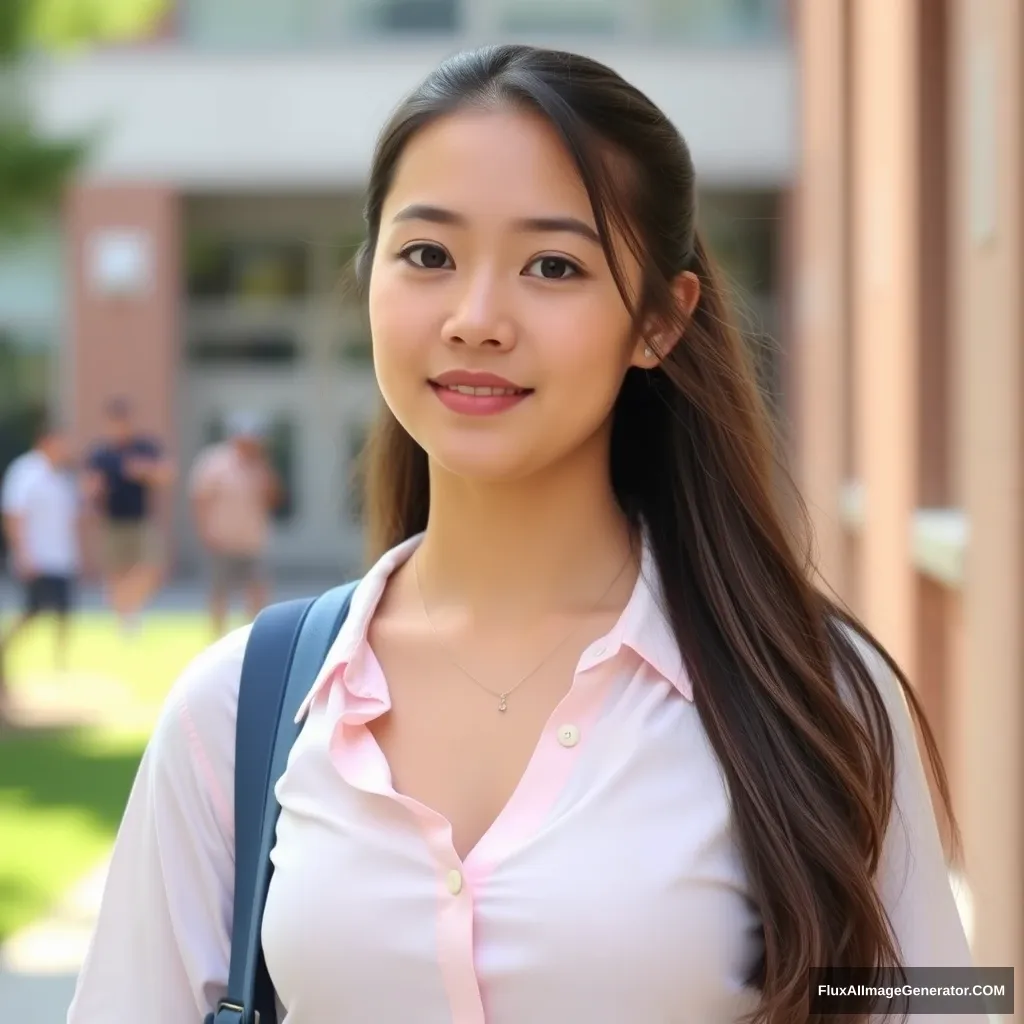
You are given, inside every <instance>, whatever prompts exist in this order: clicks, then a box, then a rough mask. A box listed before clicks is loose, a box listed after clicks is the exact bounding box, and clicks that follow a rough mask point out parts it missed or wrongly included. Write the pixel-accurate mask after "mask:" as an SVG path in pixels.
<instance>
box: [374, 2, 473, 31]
mask: <svg viewBox="0 0 1024 1024" xmlns="http://www.w3.org/2000/svg"><path fill="white" fill-rule="evenodd" d="M367 14H368V16H367V22H368V23H369V25H370V26H371V27H372V28H374V29H376V30H377V31H378V32H388V33H392V32H394V33H401V32H425V33H434V32H441V33H451V32H454V31H455V30H456V29H457V28H458V25H459V8H458V4H457V2H456V0H375V2H373V3H370V4H368V5H367Z"/></svg>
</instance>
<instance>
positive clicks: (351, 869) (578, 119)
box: [70, 46, 982, 1024]
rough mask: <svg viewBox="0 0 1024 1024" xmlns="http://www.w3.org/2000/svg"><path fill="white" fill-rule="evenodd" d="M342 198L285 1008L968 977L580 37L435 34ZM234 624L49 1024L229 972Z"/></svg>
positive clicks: (730, 1005)
mask: <svg viewBox="0 0 1024 1024" xmlns="http://www.w3.org/2000/svg"><path fill="white" fill-rule="evenodd" d="M366 219H367V227H368V238H367V241H366V244H365V247H364V249H363V251H362V252H361V254H360V257H359V269H360V271H361V272H362V274H363V276H364V278H365V281H366V283H367V286H368V292H369V311H370V320H371V327H372V333H373V351H374V361H375V366H376V372H377V379H378V381H379V384H380V389H381V392H382V394H383V396H384V399H385V403H386V408H384V409H383V411H382V415H381V418H380V421H379V423H378V425H377V430H376V434H375V436H374V437H373V439H372V442H371V445H370V449H369V462H368V502H367V505H368V512H367V525H368V529H369V531H370V535H371V539H372V544H373V549H374V553H375V561H374V562H373V567H372V568H371V569H370V570H369V572H368V574H367V575H366V576H365V578H364V579H363V581H362V582H361V584H360V586H359V589H358V591H357V593H356V597H355V600H354V603H353V606H352V611H351V614H350V617H349V619H348V621H347V622H346V624H345V626H344V627H343V629H342V631H341V633H340V635H339V636H338V639H337V641H336V643H335V644H334V646H333V648H332V650H331V652H330V654H329V656H328V658H327V660H326V662H325V664H324V665H323V668H322V670H321V672H320V674H319V677H318V679H317V681H316V683H315V685H313V687H312V688H311V690H310V692H309V695H308V697H307V699H306V702H305V704H304V706H303V709H302V712H301V715H302V716H304V720H305V725H304V729H303V732H302V733H301V735H300V737H299V740H298V742H297V745H296V747H295V748H294V750H293V751H292V757H291V760H290V762H289V767H288V770H287V772H286V773H285V776H284V778H283V779H282V781H281V784H280V786H279V788H278V793H279V797H280V802H281V805H282V813H281V819H280V823H279V827H278V833H277V847H276V851H275V854H274V862H275V874H274V877H273V881H272V884H271V890H270V894H269V899H268V904H267V912H266V918H265V921H264V929H263V945H264V950H265V954H266V959H267V963H268V966H269V969H270V973H271V975H272V977H273V980H274V984H275V988H276V990H277V993H278V996H279V999H280V1003H281V1005H282V1007H283V1008H285V1009H286V1012H287V1016H286V1017H285V1018H284V1019H285V1020H286V1021H287V1024H325V1022H327V1021H339V1022H340V1021H346V1022H347V1021H351V1022H353V1024H355V1022H358V1024H412V1022H415V1024H483V1022H487V1024H566V1022H572V1024H576V1022H584V1021H585V1022H587V1024H658V1022H662V1024H718V1022H728V1024H732V1022H736V1021H740V1020H741V1019H756V1020H760V1021H771V1022H776V1024H790V1022H796V1021H808V1020H813V1021H829V1020H833V1021H839V1020H843V1021H852V1020H854V1019H856V1018H854V1017H850V1016H844V1017H840V1016H838V1015H837V1014H835V1013H832V1012H829V1011H827V1010H824V1011H822V1012H817V1011H816V1012H810V1011H809V1008H808V972H809V970H810V969H812V968H815V967H821V966H829V967H841V966H854V967H867V966H871V965H882V966H885V965H907V966H912V967H913V966H951V965H961V964H967V963H969V958H968V949H967V943H966V941H965V937H964V933H963V930H962V928H961V924H960V920H959V917H958V914H957V910H956V907H955V904H954V900H953V896H952V894H951V890H950V885H949V882H948V879H947V867H946V862H945V859H944V856H943V849H942V846H941V844H940V838H939V832H938V828H937V825H936V820H935V817H934V815H933V811H932V806H931V803H930V799H929V791H928V787H927V784H926V779H925V773H924V770H923V766H922V761H921V758H920V757H919V754H918V752H917V747H916V742H915V735H914V719H915V718H916V719H917V720H918V722H919V724H920V726H921V729H922V732H923V735H924V737H925V740H926V744H927V748H928V752H929V755H930V757H931V758H932V760H933V762H935V768H936V771H937V777H938V778H939V779H940V780H943V775H942V771H941V766H940V765H939V764H938V762H937V758H936V756H935V748H934V744H933V741H932V738H931V735H930V733H929V731H928V729H927V726H926V725H925V723H924V722H923V720H922V717H921V714H920V710H919V707H918V704H917V701H916V699H915V697H914V694H913V692H912V691H911V690H910V688H909V687H908V685H907V683H906V681H905V680H904V678H903V676H902V675H901V674H900V672H899V670H898V669H897V668H896V666H895V665H893V663H892V661H891V659H890V658H889V657H888V656H887V655H886V654H885V653H884V652H883V651H882V650H881V648H880V647H879V645H878V644H877V643H876V642H875V641H874V640H873V639H872V638H871V637H870V636H869V635H868V633H867V631H866V630H864V629H863V628H861V627H860V626H858V625H856V624H855V623H854V622H853V621H852V619H851V618H850V616H849V615H848V614H847V613H845V612H844V611H842V610H841V609H839V608H838V607H837V606H836V605H834V604H833V603H832V602H830V601H829V600H828V599H827V598H826V597H824V596H822V594H821V593H820V592H819V591H818V590H816V589H815V587H814V586H813V585H812V582H811V580H810V578H809V572H808V569H807V563H806V560H805V558H804V557H803V554H802V553H801V552H799V551H798V550H797V549H796V547H795V546H794V545H793V544H792V543H791V541H790V539H789V534H788V531H787V530H786V529H785V527H784V522H783V518H782V514H781V513H780V511H779V509H778V506H777V503H776V500H775V498H774V497H773V489H774V486H775V480H776V473H775V470H774V467H773V446H772V441H771V436H770V430H769V429H768V421H767V418H766V415H765V412H764V409H763V407H762V404H761V401H760V399H759V396H758V391H757V388H756V386H755V382H754V379H753V376H752V374H751V371H750V368H749V365H748V362H749V361H748V357H747V353H746V352H745V347H744V343H743V341H742V340H741V338H740V336H739V335H738V334H737V333H736V331H735V330H734V329H733V328H732V327H731V326H730V324H729V313H728V310H727V308H726V304H725V301H724V299H723V296H722V293H721V290H720V286H719V284H718V282H717V279H716V277H715V274H714V273H713V271H712V268H711V265H710V261H709V258H708V255H707V253H706V251H705V249H704V247H703V245H702V243H701V240H700V237H699V235H698V234H697V231H696V226H695V222H696V218H695V188H694V170H693V167H692V164H691V161H690V157H689V154H688V152H687V149H686V146H685V144H684V142H683V140H682V139H681V138H680V136H679V133H678V132H677V131H676V129H675V128H674V127H673V126H672V125H671V124H670V123H669V122H668V121H667V120H666V118H665V117H664V115H663V114H662V113H661V112H660V111H659V110H658V109H657V108H656V107H655V106H654V105H653V104H652V103H651V102H650V101H649V100H648V99H647V98H646V97H645V96H643V95H642V94H641V93H639V92H638V91H637V90H636V89H634V88H633V87H631V86H630V85H628V84H627V83H625V82H624V81H622V79H621V78H619V77H618V76H617V75H616V74H615V73H614V72H612V71H611V70H609V69H608V68H606V67H604V66H601V65H599V64H596V63H594V62H593V61H590V60H587V59H584V58H583V57H579V56H574V55H571V54H567V53H559V52H551V51H546V50H538V49H533V48H530V47H526V46H499V47H495V48H487V49H484V50H480V51H477V52H473V53H468V54H462V55H459V56H457V57H455V58H453V59H451V60H450V61H448V62H447V63H445V64H444V65H443V66H442V67H440V68H439V69H438V70H437V71H435V72H434V73H433V74H431V75H430V76H429V78H427V80H426V81H425V82H424V83H423V84H422V85H421V86H420V87H419V89H418V90H417V91H416V92H415V93H414V94H413V95H412V96H411V97H410V98H409V99H408V100H407V101H406V102H405V103H404V104H403V105H402V106H401V108H400V109H399V110H398V112H397V113H396V114H395V116H394V119H393V120H392V122H391V123H390V124H389V125H388V126H387V128H386V130H385V131H384V134H383V136H382V138H381V141H380V143H379V147H378V149H377V152H376V155H375V158H374V163H373V168H372V173H371V179H370V185H369V192H368V198H367V204H366ZM246 636H247V633H246V631H245V630H242V631H239V632H236V633H234V634H231V635H229V636H228V637H227V638H225V639H224V640H223V641H221V642H219V643H218V644H216V645H215V646H213V647H212V648H210V649H209V650H208V651H206V653H204V654H202V655H201V656H200V657H199V658H198V659H197V660H196V661H195V663H194V664H192V665H191V667H190V668H189V669H188V670H187V671H186V672H185V673H184V675H183V677H182V678H181V680H180V681H179V683H178V684H177V686H176V687H175V688H174V691H173V693H172V694H171V696H170V698H169V701H168V704H167V707H166V710H165V711H164V714H163V716H162V718H161V720H160V722H159V725H158V726H157V728H156V731H155V734H154V736H153V738H152V741H151V743H150V746H149V749H148V751H147V753H146V756H145V758H144V761H143V764H142V767H141V769H140V774H139V778H138V781H137V783H136V785H135V789H134V792H133V794H132V797H131V800H130V803H129V806H128V809H127V812H126V815H125V819H124V822H123V825H122V827H121V832H120V835H119V838H118V841H117V846H116V850H115V853H114V857H113V862H112V866H111V873H110V880H109V883H108V887H107V891H106V895H105V898H104V904H103V909H102V912H101V914H100V919H99V924H98V928H97V932H96V936H95V939H94V944H93V947H92V950H91V953H90V956H89V959H88V962H87V964H86V966H85V969H84V972H83V974H82V977H81V980H80V983H79V988H78V993H77V997H76V1001H75V1004H74V1006H73V1008H72V1011H71V1015H70V1024H116V1022H120V1021H128V1020H134V1019H136V1017H137V1011H138V1010H139V1008H140V1007H145V1015H146V1018H147V1019H148V1020H150V1021H153V1022H160V1024H188V1022H190V1021H200V1020H201V1019H202V1017H203V1015H204V1014H205V1013H206V1012H208V1011H209V1010H210V1009H211V1008H212V1007H214V1005H215V1004H216V1002H217V1000H218V998H219V997H220V996H222V995H223V993H224V988H225V982H226V978H227V969H228V946H229V931H230V917H231V898H232V865H233V820H232V817H233V808H232V793H233V790H232V785H233V782H232V780H233V774H232V773H233V756H234V755H233V749H234V748H233V745H234V717H235V708H236V702H237V693H238V681H239V669H240V665H241V660H242V655H243V651H244V648H245V643H246ZM943 795H944V796H945V793H944V791H943ZM947 810H948V807H947ZM942 1019H943V1020H945V1018H942ZM977 1019H978V1020H980V1019H982V1018H977Z"/></svg>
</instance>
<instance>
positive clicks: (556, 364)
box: [545, 303, 630, 407]
mask: <svg viewBox="0 0 1024 1024" xmlns="http://www.w3.org/2000/svg"><path fill="white" fill-rule="evenodd" d="M552 328H554V330H552ZM545 333H546V334H547V344H546V345H545V349H546V351H547V353H548V357H547V364H548V367H549V370H550V372H551V373H552V375H553V376H556V377H557V379H558V385H559V389H560V390H561V391H565V390H571V391H572V392H574V393H576V394H577V395H578V399H577V400H576V401H575V402H574V405H577V406H583V407H588V406H604V405H607V404H608V403H609V402H610V401H613V400H614V398H615V395H616V394H617V393H618V390H619V387H620V386H621V383H622V378H623V375H624V374H625V372H626V368H627V366H628V365H629V356H630V346H629V337H630V324H629V319H628V317H627V316H626V315H625V314H624V313H622V312H621V311H620V310H618V309H616V308H615V307H614V306H611V305H610V304H607V305H606V304H600V303H596V304H595V303H590V304H586V305H584V304H580V305H579V306H577V308H576V309H575V310H573V312H572V315H571V316H568V317H565V318H564V321H563V322H560V323H552V324H550V325H549V327H548V329H547V331H546V332H545Z"/></svg>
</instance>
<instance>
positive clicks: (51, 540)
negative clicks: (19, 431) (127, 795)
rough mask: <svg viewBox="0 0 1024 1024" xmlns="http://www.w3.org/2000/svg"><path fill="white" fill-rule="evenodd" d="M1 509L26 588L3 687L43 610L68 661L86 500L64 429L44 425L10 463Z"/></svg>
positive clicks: (62, 661)
mask: <svg viewBox="0 0 1024 1024" xmlns="http://www.w3.org/2000/svg"><path fill="white" fill-rule="evenodd" d="M0 511H2V515H3V529H4V537H5V540H6V543H7V552H8V563H9V566H10V568H11V570H12V572H13V574H14V576H15V577H16V578H17V579H18V580H20V581H21V584H22V588H23V592H24V606H23V609H22V611H21V614H20V615H19V616H18V617H17V618H16V619H15V621H14V622H13V623H12V624H11V625H10V626H9V627H8V628H7V631H6V633H4V634H3V636H2V638H0V690H3V664H4V661H5V659H4V657H3V655H4V653H5V652H6V650H7V649H8V647H9V646H10V644H11V641H12V640H13V639H14V637H15V636H17V635H18V634H19V633H20V632H21V630H22V629H23V628H24V626H25V625H26V624H27V623H28V622H29V621H30V620H32V619H33V618H35V617H36V616H37V615H39V614H40V613H42V612H53V613H54V614H55V615H56V634H55V637H56V642H55V648H54V650H55V658H56V664H57V666H58V667H59V668H65V667H66V665H67V648H68V621H69V617H70V615H71V612H72V610H73V607H74V599H75V583H76V579H77V577H78V574H79V570H80V549H79V522H80V513H81V502H80V500H79V493H78V486H77V483H76V480H75V475H74V472H73V469H72V465H71V450H70V446H69V443H68V438H67V436H66V435H65V433H64V432H63V431H62V430H61V429H60V428H58V427H55V426H52V425H46V426H44V427H43V428H42V429H41V430H40V431H39V433H38V435H37V438H36V443H35V445H34V447H33V448H32V450H31V451H28V452H26V453H25V454H24V455H21V456H19V457H18V458H16V459H15V460H14V461H13V462H12V463H11V464H10V465H9V466H8V467H7V471H6V472H5V473H4V477H3V483H2V485H0ZM4 699H6V698H4Z"/></svg>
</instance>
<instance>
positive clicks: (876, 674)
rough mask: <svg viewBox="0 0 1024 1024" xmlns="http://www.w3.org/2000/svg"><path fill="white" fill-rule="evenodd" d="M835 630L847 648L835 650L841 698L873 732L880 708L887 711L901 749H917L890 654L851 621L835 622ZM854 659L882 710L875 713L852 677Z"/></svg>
mask: <svg viewBox="0 0 1024 1024" xmlns="http://www.w3.org/2000/svg"><path fill="white" fill-rule="evenodd" d="M833 633H834V635H836V636H837V637H838V638H839V639H840V641H841V642H842V645H843V648H844V650H843V651H842V652H840V651H838V650H836V651H834V656H835V669H834V672H835V679H836V685H837V688H838V691H839V696H840V698H841V699H842V700H843V701H844V702H845V703H846V704H847V706H848V707H849V709H850V711H852V712H853V713H854V714H855V715H857V716H858V718H860V719H861V721H862V722H864V723H865V724H868V725H869V731H871V732H872V733H874V732H875V730H874V729H871V728H870V726H871V725H872V724H877V719H878V710H884V714H885V717H886V718H888V720H889V723H890V725H891V726H892V731H893V738H894V740H895V742H896V746H897V751H900V750H904V751H907V750H913V751H915V752H916V749H917V739H916V732H915V726H914V720H913V716H912V713H911V707H910V702H909V701H908V699H907V694H906V691H905V689H904V686H903V682H902V681H901V679H900V677H899V675H898V674H897V673H896V671H894V669H893V665H892V663H891V662H890V658H889V656H888V655H887V654H886V653H885V652H884V650H883V649H882V648H881V647H880V646H879V645H878V644H877V642H875V641H874V640H873V639H872V638H870V637H868V636H865V635H864V633H862V632H861V631H860V630H859V629H856V628H854V627H853V626H852V625H850V624H849V623H847V622H843V621H838V620H837V621H835V623H834V626H833ZM851 659H853V660H854V661H855V662H856V663H857V665H858V666H859V667H860V669H861V670H862V671H861V675H862V677H863V676H866V679H867V681H868V683H869V684H870V686H871V688H872V689H873V690H874V691H875V692H876V693H877V694H878V697H879V698H880V700H881V709H878V710H876V711H875V712H874V713H872V709H871V708H870V705H869V704H868V701H867V700H866V694H865V692H864V687H863V686H860V687H858V686H857V685H856V684H855V683H854V681H853V680H852V679H851V671H850V670H851V667H852V666H851V664H850V661H851Z"/></svg>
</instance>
